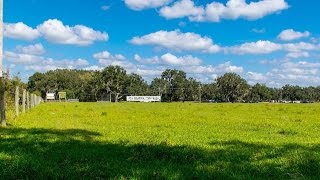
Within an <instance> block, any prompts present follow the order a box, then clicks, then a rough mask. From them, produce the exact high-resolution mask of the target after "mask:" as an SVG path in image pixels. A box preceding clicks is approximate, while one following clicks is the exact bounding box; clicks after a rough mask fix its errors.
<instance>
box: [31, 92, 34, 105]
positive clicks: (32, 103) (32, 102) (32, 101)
mask: <svg viewBox="0 0 320 180" xmlns="http://www.w3.org/2000/svg"><path fill="white" fill-rule="evenodd" d="M30 99H31V103H30V104H31V109H32V108H33V107H34V99H33V94H30Z"/></svg>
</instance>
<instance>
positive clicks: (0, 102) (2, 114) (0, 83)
mask: <svg viewBox="0 0 320 180" xmlns="http://www.w3.org/2000/svg"><path fill="white" fill-rule="evenodd" d="M2 61H3V0H0V121H1V126H6V107H5V104H6V103H5V97H4V94H5V93H4V92H5V89H6V88H5V80H4V77H3V72H2V69H3V67H2Z"/></svg>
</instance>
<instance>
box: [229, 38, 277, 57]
mask: <svg viewBox="0 0 320 180" xmlns="http://www.w3.org/2000/svg"><path fill="white" fill-rule="evenodd" d="M281 49H282V45H280V44H276V43H273V42H271V41H262V40H259V41H257V42H250V43H244V44H242V45H239V46H233V47H230V48H227V51H230V52H231V53H234V54H269V53H272V52H275V51H278V50H281Z"/></svg>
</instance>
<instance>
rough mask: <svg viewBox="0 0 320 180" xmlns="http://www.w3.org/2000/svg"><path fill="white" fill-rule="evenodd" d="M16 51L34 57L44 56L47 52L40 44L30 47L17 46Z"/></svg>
mask: <svg viewBox="0 0 320 180" xmlns="http://www.w3.org/2000/svg"><path fill="white" fill-rule="evenodd" d="M16 49H17V51H18V52H21V53H24V54H32V55H42V54H44V53H45V52H46V51H45V49H44V47H43V46H42V44H40V43H37V44H34V45H29V46H17V47H16Z"/></svg>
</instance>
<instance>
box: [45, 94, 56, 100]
mask: <svg viewBox="0 0 320 180" xmlns="http://www.w3.org/2000/svg"><path fill="white" fill-rule="evenodd" d="M55 99H56V98H55V94H54V93H47V100H55Z"/></svg>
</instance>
